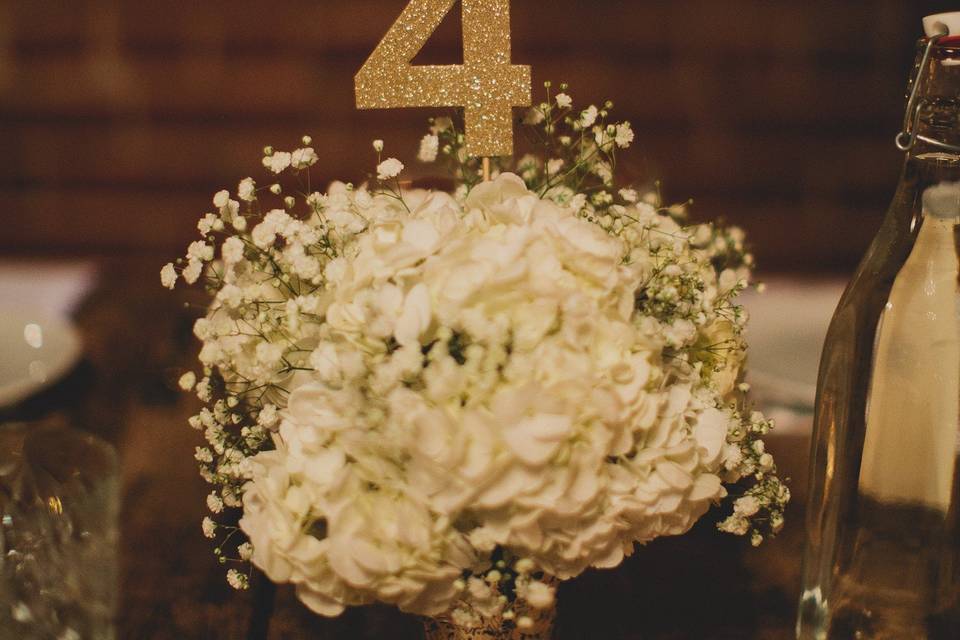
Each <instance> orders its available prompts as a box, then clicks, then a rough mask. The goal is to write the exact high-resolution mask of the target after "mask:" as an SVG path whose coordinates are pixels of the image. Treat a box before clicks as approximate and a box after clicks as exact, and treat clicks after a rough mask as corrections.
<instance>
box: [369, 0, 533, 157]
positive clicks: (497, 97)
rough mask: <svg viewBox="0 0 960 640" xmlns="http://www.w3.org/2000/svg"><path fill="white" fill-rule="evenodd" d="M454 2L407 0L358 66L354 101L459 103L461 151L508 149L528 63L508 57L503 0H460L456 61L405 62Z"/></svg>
mask: <svg viewBox="0 0 960 640" xmlns="http://www.w3.org/2000/svg"><path fill="white" fill-rule="evenodd" d="M456 1H457V0H411V2H410V3H409V4H408V5H407V7H406V8H405V9H404V10H403V13H401V14H400V17H399V18H397V21H396V22H395V23H394V25H393V26H392V27H390V30H389V31H388V32H387V35H386V36H384V38H383V40H382V41H381V42H380V44H379V45H377V48H376V49H374V51H373V53H372V54H371V55H370V58H369V59H368V60H367V62H366V63H365V64H364V65H363V67H362V68H361V69H360V71H359V72H358V73H357V76H356V78H355V84H356V94H357V107H358V108H360V109H392V108H396V107H462V108H463V109H464V118H465V120H466V148H467V153H469V154H470V155H471V156H475V157H488V156H506V155H512V154H513V117H512V108H513V107H521V106H529V105H530V67H528V66H524V65H514V64H511V63H510V1H509V0H462V3H463V7H462V8H463V64H462V65H439V66H438V65H416V66H415V65H412V64H410V63H411V61H412V60H413V58H414V57H415V56H416V55H417V53H418V52H419V51H420V49H421V48H422V47H423V45H424V44H425V43H426V42H427V40H428V39H429V38H430V36H431V34H433V32H434V31H435V30H436V29H437V27H438V26H440V23H441V22H442V21H443V18H444V17H445V16H446V15H447V13H449V12H450V9H451V8H452V7H453V5H454V3H455V2H456Z"/></svg>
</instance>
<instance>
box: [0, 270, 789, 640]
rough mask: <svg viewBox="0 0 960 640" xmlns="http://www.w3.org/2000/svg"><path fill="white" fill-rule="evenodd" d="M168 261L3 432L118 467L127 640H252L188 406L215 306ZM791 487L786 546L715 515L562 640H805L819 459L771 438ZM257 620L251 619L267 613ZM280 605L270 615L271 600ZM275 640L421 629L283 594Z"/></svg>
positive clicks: (569, 611)
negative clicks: (169, 268) (73, 435)
mask: <svg viewBox="0 0 960 640" xmlns="http://www.w3.org/2000/svg"><path fill="white" fill-rule="evenodd" d="M164 261H165V259H164V257H163V256H156V257H149V258H142V257H141V258H136V259H125V260H110V261H105V262H104V263H103V265H102V267H103V271H102V273H103V274H104V278H103V283H102V285H101V286H100V288H99V290H98V291H97V292H96V294H94V295H93V296H92V297H91V298H90V299H89V300H88V301H87V302H86V303H85V304H84V305H83V307H82V309H81V310H80V312H79V313H78V317H77V320H78V323H79V324H80V326H81V330H82V333H83V335H84V338H85V341H86V349H87V357H86V359H85V361H84V362H83V364H82V365H81V366H80V367H79V368H78V369H77V370H76V371H74V372H73V373H72V374H71V375H70V376H69V377H68V378H67V379H65V380H64V381H63V382H62V383H60V384H58V385H57V386H56V387H55V388H53V389H51V390H50V391H49V392H46V393H44V394H42V395H41V396H38V397H36V398H34V399H32V400H31V401H28V402H27V403H25V404H24V405H22V406H21V407H18V408H16V409H15V410H12V411H8V412H7V413H6V415H0V419H2V420H8V419H28V420H36V421H57V420H61V421H67V422H69V423H70V424H73V425H74V426H76V427H79V428H83V429H86V430H88V431H91V432H94V433H96V434H99V435H100V436H102V437H103V438H104V439H106V440H108V441H110V442H111V443H113V444H114V445H115V446H116V447H117V450H118V452H119V456H120V461H121V473H122V477H123V485H124V503H123V511H122V521H121V530H122V543H121V548H120V550H119V552H120V561H121V575H122V584H121V603H120V608H119V612H118V638H120V639H121V640H141V639H151V640H191V639H197V640H201V639H202V640H215V639H221V638H223V639H234V638H245V637H248V629H249V625H250V622H251V614H252V613H253V612H254V611H255V610H257V609H258V608H259V609H260V610H261V611H262V610H263V604H262V602H263V601H265V596H269V595H270V594H269V590H268V589H262V588H261V589H260V590H259V591H258V589H254V590H252V591H251V592H247V593H237V592H235V591H233V590H232V589H230V588H229V587H228V586H227V584H226V581H225V579H224V570H223V568H222V567H221V566H220V565H218V564H217V563H216V561H215V559H214V556H213V553H212V550H211V545H210V541H208V540H206V539H205V538H204V537H203V536H202V534H201V532H200V520H201V518H202V517H203V516H204V515H205V506H204V497H205V495H206V494H207V493H208V490H209V489H208V487H207V486H206V485H205V484H204V483H203V481H202V480H201V479H200V478H199V477H198V475H197V471H196V465H195V462H194V460H193V449H194V447H195V446H197V445H198V444H200V435H199V434H198V433H197V432H195V431H193V430H192V429H190V428H189V427H188V426H187V424H186V418H187V417H188V416H189V415H191V413H192V412H193V411H195V410H196V405H195V404H194V401H193V400H192V399H191V398H190V397H187V396H186V394H182V393H180V392H178V391H177V390H176V380H177V378H178V376H179V374H180V373H181V372H182V371H183V370H185V369H186V368H188V367H190V366H191V364H192V362H193V361H194V358H195V356H196V352H197V348H198V347H197V344H196V343H195V342H194V340H193V338H192V335H191V326H192V319H193V317H194V316H195V314H197V313H199V311H198V310H197V308H193V309H191V308H186V307H185V306H184V304H185V303H187V302H192V303H194V304H199V305H202V303H203V299H202V298H196V297H194V298H192V299H191V298H190V295H191V294H189V293H187V294H184V293H173V294H172V293H169V292H166V291H165V290H163V289H161V287H160V284H159V278H158V272H159V266H160V265H161V264H163V262H164ZM769 448H770V449H771V450H772V451H773V452H774V454H775V455H777V457H778V461H779V463H780V467H781V471H782V472H783V474H784V475H785V476H787V477H790V478H791V479H792V482H791V487H792V490H793V493H794V496H795V497H794V501H793V504H792V505H791V506H790V508H789V510H788V512H787V525H786V528H785V529H784V532H783V533H782V534H781V535H780V537H778V538H777V539H775V540H773V541H771V542H768V543H766V544H764V545H763V546H762V547H761V548H760V549H753V548H751V547H750V545H749V543H748V542H747V541H745V540H742V539H739V538H734V537H732V536H728V535H726V534H721V533H719V532H716V531H715V530H714V528H713V525H714V523H715V521H716V519H717V516H718V515H719V514H711V515H710V516H707V518H705V519H704V520H703V521H701V522H700V523H699V524H698V525H697V526H696V527H695V528H694V529H693V531H691V532H690V533H689V534H688V535H686V536H683V537H679V538H668V539H661V540H657V541H655V542H653V543H651V544H649V545H647V546H645V547H641V548H638V549H637V552H636V553H635V554H634V555H633V557H631V558H630V559H628V560H627V561H626V562H624V564H623V565H622V566H620V567H619V568H617V569H615V570H609V571H590V572H588V573H586V574H584V575H583V576H581V577H580V578H578V579H577V580H575V581H573V582H570V583H566V584H564V585H563V586H562V587H561V589H560V592H559V618H558V633H557V637H558V638H559V639H560V640H574V639H578V640H579V639H584V640H587V639H589V640H627V639H630V640H640V639H643V640H668V639H669V640H673V639H687V638H689V639H695V640H711V639H724V638H729V639H735V640H744V639H748V638H758V639H762V640H780V639H783V640H786V639H788V638H792V637H793V636H792V629H793V619H794V611H795V605H796V599H797V592H798V579H799V564H800V553H801V545H802V538H803V532H802V529H803V517H802V502H803V494H804V487H805V484H806V478H805V476H806V458H807V449H808V443H807V440H806V438H805V437H800V436H791V437H780V438H776V437H774V438H773V439H772V440H771V441H770V447H769ZM256 597H259V599H260V601H261V602H260V604H258V605H257V606H256V607H255V606H254V602H255V598H256ZM267 600H269V599H267ZM268 622H269V625H268V629H267V632H266V637H268V638H270V639H271V640H279V639H299V638H304V639H307V638H310V639H312V640H327V639H330V640H333V639H338V640H364V639H368V638H369V639H378V640H383V639H387V640H407V639H411V640H413V639H418V638H420V637H422V636H421V627H420V623H419V620H418V619H417V618H415V617H413V616H408V615H404V614H401V613H399V612H397V611H396V610H395V609H392V608H388V607H363V608H358V609H354V610H351V611H348V612H347V613H346V614H344V615H343V616H342V617H340V618H338V619H333V620H327V619H322V618H319V617H316V616H313V615H312V614H310V613H309V612H308V611H307V610H306V609H305V608H304V607H302V606H301V605H300V604H299V603H298V601H297V600H296V598H295V597H294V595H293V593H292V590H291V589H290V588H288V587H283V586H281V587H280V588H279V589H278V590H277V592H276V598H275V601H274V610H273V614H272V616H271V617H270V618H269V621H268Z"/></svg>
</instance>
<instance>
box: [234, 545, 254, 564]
mask: <svg viewBox="0 0 960 640" xmlns="http://www.w3.org/2000/svg"><path fill="white" fill-rule="evenodd" d="M237 555H239V556H240V559H241V560H243V561H245V562H246V561H247V560H249V559H250V558H251V556H253V545H252V544H250V543H249V542H244V543H243V544H241V545H239V546H238V547H237Z"/></svg>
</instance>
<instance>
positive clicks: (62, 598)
mask: <svg viewBox="0 0 960 640" xmlns="http://www.w3.org/2000/svg"><path fill="white" fill-rule="evenodd" d="M117 511H118V473H117V461H116V456H115V454H114V452H113V449H112V448H111V447H110V446H109V445H107V444H105V443H103V442H102V441H100V440H99V439H97V438H94V437H93V436H90V435H87V434H84V433H81V432H78V431H74V430H72V429H66V428H59V427H39V426H32V425H0V637H2V638H16V639H17V640H112V638H114V628H113V617H114V613H115V603H116V597H117V559H116V547H117Z"/></svg>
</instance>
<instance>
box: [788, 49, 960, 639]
mask: <svg viewBox="0 0 960 640" xmlns="http://www.w3.org/2000/svg"><path fill="white" fill-rule="evenodd" d="M918 59H919V57H918ZM914 78H915V80H914V81H915V82H920V83H922V84H921V85H920V86H921V89H920V91H919V94H918V98H919V99H918V103H917V104H918V114H919V117H918V118H917V119H916V121H915V122H916V124H915V125H914V127H915V129H914V130H915V132H916V133H918V134H921V138H918V140H917V142H916V144H915V145H914V147H913V148H912V149H911V150H910V152H909V154H908V156H907V160H906V163H905V165H904V170H903V173H902V175H901V179H900V184H899V186H898V188H897V191H896V195H895V196H894V200H893V203H892V205H891V207H890V209H889V211H888V213H887V216H886V218H885V220H884V222H883V224H882V226H881V229H880V231H879V232H878V234H877V237H876V238H875V239H874V241H873V243H872V245H871V247H870V249H869V251H868V253H867V255H866V257H865V258H864V260H863V262H862V263H861V264H860V266H859V268H858V270H857V272H856V274H855V275H854V277H853V279H852V281H851V282H850V284H849V285H848V287H847V289H846V291H845V292H844V294H843V297H842V298H841V301H840V303H839V306H838V307H837V310H836V312H835V315H834V317H833V320H832V322H831V325H830V330H829V331H828V334H827V339H826V342H825V344H824V351H823V357H822V360H821V364H820V377H819V382H818V389H817V411H816V416H815V418H814V434H813V445H812V453H811V467H810V492H809V501H808V512H807V547H806V551H805V555H804V569H803V584H802V593H801V602H800V611H799V619H798V623H797V637H798V638H801V639H803V640H807V639H811V640H812V639H818V640H819V639H841V638H843V639H846V638H851V639H852V638H858V639H859V638H863V639H867V638H877V639H880V638H883V639H888V638H889V639H891V640H892V639H895V638H896V639H899V638H917V639H922V638H930V639H938V638H960V566H958V561H960V556H958V553H957V552H958V551H960V512H958V503H960V484H958V480H960V477H958V475H957V451H958V443H960V258H958V256H960V156H958V155H957V154H956V153H954V152H953V151H951V150H949V149H944V148H943V147H942V146H938V145H935V144H930V143H928V142H924V141H923V140H924V139H926V140H928V141H929V140H938V141H942V142H946V143H948V144H950V145H957V144H960V49H955V48H951V47H946V46H944V47H941V46H935V47H934V48H933V53H932V55H931V58H930V59H929V61H928V63H927V64H926V65H919V63H918V67H917V69H916V70H915V73H914Z"/></svg>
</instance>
